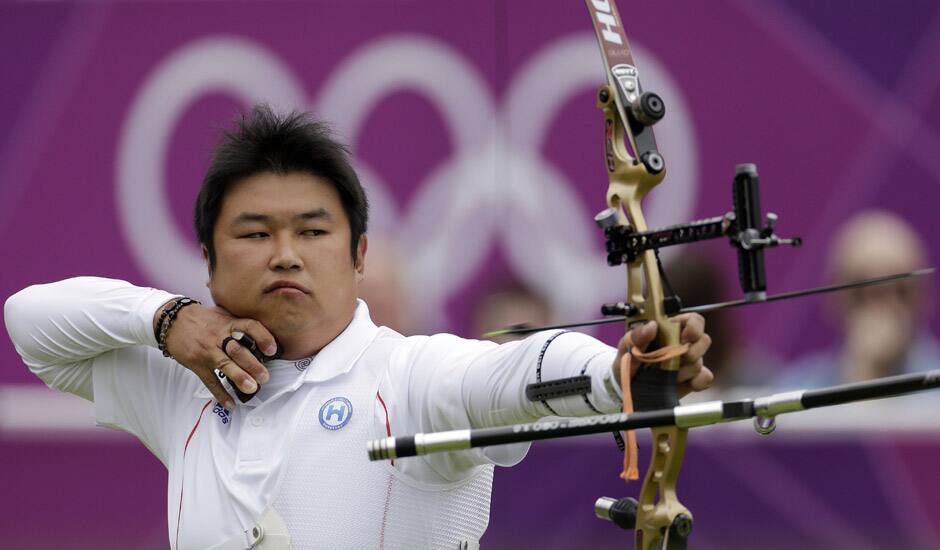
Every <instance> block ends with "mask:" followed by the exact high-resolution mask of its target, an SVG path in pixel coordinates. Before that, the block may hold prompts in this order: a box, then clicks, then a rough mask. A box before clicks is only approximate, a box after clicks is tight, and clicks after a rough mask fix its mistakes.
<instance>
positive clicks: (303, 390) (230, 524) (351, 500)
mask: <svg viewBox="0 0 940 550" xmlns="http://www.w3.org/2000/svg"><path fill="white" fill-rule="evenodd" d="M172 297H173V295H172V294H169V293H166V292H163V291H159V290H154V289H149V288H140V287H135V286H132V285H130V284H129V283H126V282H124V281H116V280H110V279H101V278H91V277H80V278H75V279H69V280H66V281H61V282H58V283H52V284H49V285H36V286H32V287H29V288H27V289H25V290H23V291H21V292H19V293H17V294H15V295H14V296H12V297H11V298H10V299H9V300H8V301H7V302H6V304H5V308H4V313H5V320H6V324H7V330H8V332H9V333H10V337H11V339H12V340H13V342H14V344H15V345H16V349H17V351H18V352H19V353H20V355H21V356H22V357H23V360H24V362H25V363H26V364H27V365H28V366H29V367H30V369H31V370H32V371H33V372H34V373H36V375H37V376H39V377H40V378H41V379H42V380H44V381H45V382H46V383H47V384H48V385H49V386H50V387H53V388H56V389H59V390H62V391H67V392H70V393H74V394H76V395H79V396H81V397H84V398H85V399H89V400H92V401H94V402H95V409H96V415H97V419H98V423H99V424H100V425H104V426H108V427H112V428H116V429H120V430H124V431H126V432H129V433H131V434H133V435H134V436H135V437H137V438H138V439H139V440H140V441H141V442H142V443H143V444H144V445H146V446H147V448H148V449H150V450H151V451H152V452H153V453H154V455H156V456H157V458H158V459H159V460H160V461H161V462H162V463H163V464H164V465H165V466H166V467H167V468H168V471H169V476H168V485H167V517H168V534H169V540H170V544H171V547H172V548H174V549H175V548H212V547H213V546H216V547H225V548H234V547H239V545H238V544H236V545H235V546H232V541H233V540H235V541H238V540H242V539H239V537H240V536H241V535H243V534H244V533H245V531H250V530H251V528H252V527H253V526H254V525H255V524H256V522H257V521H258V520H259V519H260V518H261V517H262V516H265V515H266V514H267V513H269V512H270V511H271V510H273V511H275V512H276V513H277V514H278V515H279V517H281V518H283V521H284V523H285V524H286V528H287V530H288V531H289V533H290V537H291V540H292V544H293V547H294V548H318V547H324V546H329V547H332V548H416V547H422V548H454V547H455V545H456V544H457V543H459V542H463V541H469V542H474V541H477V540H479V538H480V536H481V535H482V534H483V531H484V530H485V529H486V525H487V522H488V518H489V498H490V484H491V482H492V467H493V464H500V465H504V466H510V465H513V464H515V463H517V462H518V461H519V460H521V459H522V458H523V457H524V456H525V453H526V451H527V450H528V445H514V446H501V447H491V448H488V449H475V450H468V451H462V452H457V453H448V454H436V455H428V456H424V457H415V458H410V459H401V460H397V461H394V462H393V463H388V462H380V463H371V462H369V461H368V460H367V457H366V442H367V441H368V440H369V439H374V438H378V437H384V436H387V435H408V434H412V433H416V432H431V431H440V430H452V429H464V428H480V427H489V426H498V425H505V424H510V423H516V422H528V421H533V420H536V419H538V418H542V417H545V416H548V415H551V414H558V415H562V416H575V415H589V414H597V413H598V412H605V413H607V412H616V411H618V410H619V409H620V406H621V404H620V400H619V394H618V393H617V391H618V390H617V388H616V384H613V383H612V382H611V379H610V368H611V365H612V363H613V361H614V358H615V356H616V350H615V349H614V348H611V347H609V346H606V345H604V344H602V343H601V342H598V341H597V340H595V339H593V338H590V337H588V336H585V335H582V334H578V333H570V332H569V333H562V332H557V331H555V332H545V333H539V334H536V335H533V336H531V337H529V338H527V339H525V340H522V341H518V342H511V343H508V344H503V345H496V344H494V343H492V342H483V341H476V340H465V339H461V338H458V337H456V336H453V335H448V334H438V335H434V336H413V337H407V338H406V337H404V336H402V335H400V334H398V333H396V332H394V331H392V330H390V329H387V328H384V327H383V328H379V327H376V326H375V324H373V323H372V321H371V320H370V318H369V312H368V308H367V307H366V304H365V303H364V302H362V301H360V302H359V304H358V307H357V309H356V312H355V316H354V318H353V320H352V322H351V323H350V324H349V326H348V327H347V328H346V329H345V330H344V331H343V332H342V333H341V334H340V335H339V336H338V337H337V338H336V339H334V340H333V341H332V342H330V344H328V345H327V346H326V347H324V348H323V349H322V350H321V351H320V352H319V353H318V354H317V355H316V356H314V357H308V358H304V359H300V360H296V361H285V360H278V361H270V362H268V363H267V364H266V366H267V368H268V370H269V372H270V374H271V379H270V381H269V383H267V384H265V385H264V386H262V388H261V390H260V391H259V393H258V395H257V396H255V397H254V398H252V399H251V400H250V401H249V402H248V403H244V404H242V403H238V404H237V405H236V407H235V409H234V410H232V411H228V410H225V409H224V408H223V407H221V406H220V405H219V404H218V403H216V402H215V400H214V399H213V398H212V396H211V394H210V393H209V391H208V390H207V389H206V388H205V387H204V386H203V385H202V383H201V382H200V381H199V379H198V378H197V377H196V376H195V375H194V374H193V373H192V372H190V371H189V370H187V369H185V368H183V367H181V366H180V365H179V364H177V363H176V362H174V361H172V360H170V359H168V358H165V357H163V356H162V354H161V353H160V351H159V350H157V348H156V341H155V339H154V335H153V330H152V324H153V316H154V313H155V312H156V311H157V309H158V308H159V307H160V306H161V305H162V304H164V303H165V302H166V301H167V300H169V299H170V298H172ZM582 373H583V374H588V375H590V376H591V377H592V391H591V393H590V394H589V395H587V396H570V397H565V398H560V399H552V400H551V401H550V402H549V403H548V405H549V406H550V408H549V407H547V406H546V405H545V404H543V403H541V402H530V401H528V400H527V399H526V398H525V394H524V390H525V386H526V385H527V384H530V383H532V382H535V381H537V380H551V379H556V378H565V377H569V376H576V375H578V374H582ZM226 544H227V546H226ZM219 545H222V546H219ZM244 546H245V545H242V546H241V547H244Z"/></svg>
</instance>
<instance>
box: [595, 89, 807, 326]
mask: <svg viewBox="0 0 940 550" xmlns="http://www.w3.org/2000/svg"><path fill="white" fill-rule="evenodd" d="M657 97H658V96H657ZM638 101H639V100H638ZM758 182H759V178H758V175H757V166H756V165H754V164H739V165H738V166H737V167H736V169H735V176H734V181H733V183H732V191H733V192H732V197H733V203H734V209H733V210H732V211H731V212H728V213H727V214H725V215H724V216H715V217H713V218H707V219H704V220H696V221H692V222H689V223H683V224H678V225H670V226H668V227H663V228H660V229H652V230H648V231H636V230H635V229H634V228H633V226H631V225H630V224H623V225H619V222H618V219H619V216H618V210H617V209H616V208H607V209H605V210H603V211H601V212H600V213H599V214H597V215H596V216H595V217H594V221H595V222H597V225H598V226H600V227H601V228H602V229H603V230H604V236H605V238H606V241H607V242H606V250H607V265H609V266H618V265H622V264H629V263H632V262H634V261H636V259H637V258H638V257H639V256H640V254H641V253H643V252H644V251H647V250H653V251H658V250H659V249H660V248H665V247H667V246H674V245H677V244H686V243H692V242H697V241H705V240H709V239H718V238H721V237H727V238H728V240H729V242H730V244H731V246H733V247H734V248H735V249H736V250H737V252H738V278H739V280H740V282H741V290H742V291H743V292H744V296H745V300H746V301H749V302H760V301H764V300H766V299H767V280H766V276H765V273H764V249H765V248H770V247H774V246H780V245H790V246H799V245H800V244H802V240H801V239H800V238H799V237H796V238H791V239H781V238H780V237H778V236H777V235H776V234H775V233H774V226H775V225H776V222H777V215H776V214H774V213H773V212H770V213H768V214H767V217H766V218H765V220H766V221H765V222H764V224H763V225H762V224H761V209H760V190H759V188H758ZM656 262H657V264H658V267H659V275H660V277H661V278H662V279H663V284H664V286H665V289H666V291H667V295H666V296H664V307H665V310H666V314H667V315H676V314H677V313H680V312H681V311H682V302H681V300H680V299H679V297H678V296H677V295H676V294H675V292H672V289H671V287H670V286H669V284H668V282H667V279H666V273H665V271H663V269H662V264H661V263H660V262H659V255H658V253H657V256H656ZM637 313H639V311H638V310H637V308H636V306H634V305H632V304H625V303H623V302H620V303H616V304H604V305H603V306H602V307H601V314H603V315H623V316H625V317H632V316H634V315H636V314H637Z"/></svg>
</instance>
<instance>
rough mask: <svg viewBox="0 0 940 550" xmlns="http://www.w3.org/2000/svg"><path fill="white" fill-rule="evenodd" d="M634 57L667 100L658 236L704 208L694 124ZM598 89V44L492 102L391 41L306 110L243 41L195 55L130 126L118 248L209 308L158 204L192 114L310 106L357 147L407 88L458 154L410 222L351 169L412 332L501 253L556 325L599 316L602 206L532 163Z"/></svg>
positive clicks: (271, 56) (183, 59) (178, 66)
mask: <svg viewBox="0 0 940 550" xmlns="http://www.w3.org/2000/svg"><path fill="white" fill-rule="evenodd" d="M634 50H636V51H637V57H639V58H641V59H642V64H643V72H644V75H643V77H644V82H645V83H646V87H647V88H649V89H655V90H656V91H657V92H658V93H659V94H660V95H662V96H664V97H666V98H668V100H669V116H668V117H666V119H664V120H663V122H662V123H661V124H660V125H657V127H656V128H657V137H658V141H659V142H660V148H661V149H662V150H663V151H664V153H665V156H666V158H667V159H668V160H669V178H668V183H667V184H666V185H663V186H661V187H660V188H658V189H657V191H656V193H655V194H653V195H652V196H651V199H650V201H648V203H647V204H646V205H645V206H646V211H647V217H648V218H649V219H651V220H655V222H656V224H657V225H665V224H668V223H674V222H679V221H682V220H685V219H688V218H690V217H691V215H692V213H693V209H694V203H695V190H696V187H695V183H694V182H695V175H696V172H697V155H696V151H697V147H696V144H695V142H694V131H693V128H692V123H691V117H690V115H689V112H688V109H687V108H686V103H685V101H684V99H683V96H682V93H681V91H680V90H679V88H678V86H677V85H676V84H675V83H674V82H673V80H672V79H671V78H670V77H669V75H668V73H667V72H666V71H665V70H664V69H663V67H662V65H661V64H660V63H658V62H657V61H656V59H655V57H654V56H653V55H652V54H651V53H650V52H648V51H645V50H644V49H642V48H640V47H636V46H634ZM559 68H563V70H559ZM602 81H603V74H602V72H601V70H600V62H599V60H598V53H597V44H596V42H595V39H594V37H593V35H592V34H590V33H584V34H576V35H569V36H567V37H562V38H559V39H557V40H555V41H553V42H549V43H547V44H546V45H545V46H544V47H543V48H542V49H540V50H539V51H538V52H537V53H536V54H535V55H534V56H533V57H532V58H531V59H530V60H529V61H528V62H527V63H526V64H525V65H524V66H523V67H522V68H521V70H519V71H518V72H517V73H516V74H515V77H514V78H513V80H512V82H511V83H510V85H509V86H508V88H507V91H506V93H505V95H504V97H503V98H502V101H501V102H500V103H499V104H497V103H496V102H495V101H494V98H493V94H492V92H491V90H490V89H489V88H488V86H487V84H486V81H485V80H484V79H483V77H482V76H481V75H480V74H479V73H478V71H477V70H476V69H475V68H474V67H473V66H472V65H471V64H470V63H469V62H468V61H467V60H466V59H465V58H464V57H463V56H462V54H461V53H460V52H459V51H457V50H455V49H454V48H452V47H450V46H449V45H447V44H446V43H443V42H441V41H439V40H437V39H434V38H430V37H426V36H418V35H401V34H397V35H392V36H388V37H385V38H381V39H378V40H375V41H373V42H370V43H367V44H365V45H364V46H363V47H361V48H360V49H359V50H357V51H355V52H353V53H352V54H350V56H349V58H348V59H346V60H344V61H343V62H342V63H341V64H340V65H339V66H338V68H337V69H336V70H335V72H334V73H333V74H332V75H331V76H330V78H328V79H327V80H326V81H325V84H324V85H323V86H322V88H321V89H320V90H319V92H318V94H317V97H316V99H315V100H314V101H312V102H309V103H308V100H307V96H306V93H305V90H304V89H303V86H302V85H301V83H300V81H299V80H298V79H297V78H296V77H295V75H294V74H293V72H292V70H291V68H290V67H289V66H287V65H286V64H285V63H284V62H283V61H282V60H281V59H280V58H279V57H278V56H277V55H276V54H275V53H274V52H272V51H270V50H268V49H267V48H265V47H264V46H262V45H261V44H258V43H257V42H254V41H252V40H248V39H245V38H237V37H210V38H204V39H201V40H198V41H194V42H191V43H189V44H186V45H184V46H182V47H181V48H179V49H178V50H176V51H175V52H173V53H172V54H171V55H169V56H168V57H167V58H166V59H165V60H163V61H162V63H160V65H158V66H157V67H156V68H155V69H154V70H153V72H152V73H151V74H150V75H148V77H147V78H146V79H145V81H144V82H143V84H142V86H141V88H140V91H139V92H138V94H137V95H136V97H135V98H134V99H133V101H132V103H131V107H130V109H129V113H128V115H127V118H126V120H125V122H124V126H123V129H122V132H121V136H120V140H119V145H118V155H117V157H118V158H117V174H116V176H117V187H118V188H117V195H118V200H117V204H118V208H119V218H120V220H121V224H122V229H123V232H124V236H125V239H126V240H127V242H128V244H129V249H130V250H131V253H132V255H133V259H134V261H135V262H136V263H137V264H138V266H139V267H140V268H141V269H142V270H143V271H144V272H145V273H146V274H147V275H148V276H149V277H150V278H151V279H152V280H153V281H154V283H155V284H156V285H158V286H161V287H163V288H167V289H172V290H173V291H175V292H183V293H186V294H188V295H190V296H193V297H198V298H201V299H208V298H209V296H208V292H207V290H206V289H205V288H204V287H202V286H201V285H200V284H198V282H199V281H203V280H204V279H205V277H206V268H205V265H204V263H203V259H202V256H201V254H200V252H199V250H198V249H197V248H195V247H194V246H193V244H192V241H191V240H190V239H189V238H187V237H186V235H185V234H184V233H183V232H182V231H181V229H180V228H179V227H178V226H177V224H176V223H175V221H174V219H173V215H172V213H171V211H170V207H169V203H168V200H167V194H166V192H165V180H166V178H165V173H166V170H165V163H166V156H167V150H168V147H169V140H170V137H171V135H172V132H173V129H174V127H175V125H176V124H177V123H178V121H179V119H180V118H181V117H182V116H183V114H184V112H185V111H186V109H187V108H188V107H189V106H191V105H192V104H193V103H194V102H196V101H198V100H199V99H200V98H202V97H203V96H205V95H206V94H210V93H218V92H222V93H226V94H230V95H232V96H233V97H234V98H235V99H237V100H239V101H241V102H243V103H244V104H246V105H250V104H252V103H255V102H257V101H265V102H267V103H270V104H272V105H274V106H275V107H276V108H282V109H293V108H301V109H304V108H307V109H311V110H312V111H313V112H315V113H317V114H318V115H319V116H323V117H325V118H326V119H328V120H330V121H331V122H332V123H333V125H334V126H335V127H336V128H337V129H338V130H339V131H340V132H342V134H343V135H344V136H345V137H346V139H348V140H349V141H350V142H351V143H355V141H356V138H357V136H358V134H359V131H360V127H361V125H362V124H363V123H364V122H365V120H366V117H367V116H368V115H369V113H370V112H371V111H372V110H373V109H374V108H376V106H377V105H379V104H380V102H381V101H382V100H383V98H385V97H386V96H388V95H390V94H392V93H395V92H397V91H401V90H403V89H405V90H409V91H412V92H414V93H416V94H419V95H421V96H423V97H424V98H426V99H427V100H428V102H429V103H430V104H431V105H433V106H435V107H436V108H437V109H438V110H439V112H440V114H441V116H442V118H443V120H444V124H445V127H446V128H447V129H448V130H449V132H450V133H451V141H452V143H453V144H454V153H453V155H452V156H451V157H450V158H448V159H446V160H445V161H444V162H443V163H442V164H441V165H440V166H439V167H438V168H437V169H436V170H434V171H433V172H432V173H431V174H430V175H429V176H428V177H427V179H426V181H424V182H421V184H420V185H419V186H418V190H417V192H416V194H415V196H414V198H413V199H412V201H411V203H410V204H409V205H407V207H406V209H405V211H399V210H398V208H397V207H396V205H395V201H393V200H392V199H391V195H390V194H389V190H388V187H387V185H386V184H385V182H384V181H383V179H382V175H381V174H379V173H377V172H375V171H373V170H372V169H371V168H370V167H369V166H368V165H366V164H364V163H363V162H361V161H359V162H357V164H356V169H357V171H358V172H359V174H360V177H361V179H362V181H363V184H364V185H365V187H366V189H367V192H368V193H369V196H370V200H371V202H372V204H373V209H372V214H373V222H372V228H371V232H372V233H373V234H378V235H382V236H384V237H391V238H393V239H394V240H395V241H396V242H397V246H398V248H399V250H400V251H401V253H402V254H403V255H404V256H405V257H406V258H408V261H407V262H403V266H402V268H403V269H404V270H405V272H404V273H402V280H403V281H404V282H405V284H407V285H408V287H409V289H408V290H411V292H406V294H409V295H411V296H416V297H420V299H415V300H413V303H410V304H409V305H410V306H411V307H412V308H413V310H414V311H415V313H416V315H417V316H418V318H420V319H422V321H423V324H424V325H426V326H433V327H436V328H438V329H440V328H441V327H445V326H446V320H447V317H446V315H445V305H446V302H447V300H448V298H449V297H450V296H452V295H453V294H455V293H457V292H459V291H460V290H461V289H462V288H463V287H464V286H465V285H466V284H467V283H468V282H469V281H470V280H471V279H472V278H473V277H474V276H475V275H476V274H477V273H478V272H479V271H480V270H482V269H483V268H484V266H483V262H484V261H485V259H486V254H487V252H488V250H489V247H490V245H491V243H492V242H493V240H499V241H500V242H501V244H502V246H503V249H504V250H505V252H506V256H507V258H508V260H509V263H510V266H511V268H512V269H513V271H514V273H515V275H516V276H517V277H519V278H520V279H521V280H522V281H524V282H525V283H527V284H528V285H530V286H531V287H532V288H534V289H536V290H538V291H539V292H540V293H542V294H543V295H544V296H546V297H548V298H549V300H550V302H551V303H550V305H551V307H552V310H553V312H554V313H555V315H556V316H557V317H559V318H575V319H577V318H584V317H587V316H591V315H593V314H595V313H596V312H595V309H596V307H595V306H596V304H598V303H601V302H603V301H611V300H612V299H614V298H616V297H618V296H622V295H623V284H624V281H623V274H622V273H621V272H620V271H619V270H612V269H609V268H607V267H606V265H605V264H604V262H603V256H602V253H601V252H600V251H598V250H596V242H595V241H596V239H597V235H596V234H595V233H596V231H597V230H596V229H595V228H593V227H592V225H593V224H592V223H590V220H591V217H592V214H593V212H592V210H593V209H597V208H596V207H595V206H594V205H589V206H588V205H584V204H582V202H581V201H580V199H579V197H578V196H577V194H576V193H575V192H574V188H573V186H572V184H571V183H570V182H569V181H568V180H567V179H566V177H565V176H564V174H562V173H561V172H560V171H559V170H557V169H556V168H554V167H553V165H552V163H551V159H545V158H542V157H541V156H540V151H539V149H540V144H541V143H542V140H544V139H545V138H546V135H547V132H548V130H549V127H550V125H551V123H552V121H553V119H554V118H555V117H556V116H557V115H558V114H559V113H560V111H561V109H562V107H563V105H564V103H565V101H566V100H568V99H570V97H571V96H572V95H573V94H575V93H580V92H583V91H584V90H585V89H590V90H594V89H596V88H597V86H598V85H599V84H600V83H601V82H602ZM350 90H356V92H357V93H355V94H353V93H349V91H350ZM453 97H459V98H460V101H459V102H455V101H452V100H451V98H453ZM506 127H509V128H512V129H513V131H512V133H511V135H509V134H507V133H506V132H505V131H503V130H502V129H503V128H506ZM598 147H600V145H598ZM671 151H672V152H674V153H673V154H670V152H671ZM480 166H499V167H500V170H499V171H498V172H500V173H504V174H509V173H511V174H512V175H513V181H512V184H511V185H506V184H504V183H502V182H497V181H495V180H494V181H487V179H486V178H481V177H480V169H479V167H480ZM599 185H603V183H599ZM592 207H594V208H592ZM154 236H160V238H159V239H155V238H154ZM456 242H459V243H460V246H459V247H457V246H454V243H456Z"/></svg>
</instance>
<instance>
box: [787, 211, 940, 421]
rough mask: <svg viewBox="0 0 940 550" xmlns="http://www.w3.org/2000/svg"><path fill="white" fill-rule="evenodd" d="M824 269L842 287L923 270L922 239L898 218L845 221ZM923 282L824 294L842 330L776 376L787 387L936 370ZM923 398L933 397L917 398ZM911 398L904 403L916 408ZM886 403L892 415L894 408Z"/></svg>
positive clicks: (936, 349)
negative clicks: (828, 344) (834, 340)
mask: <svg viewBox="0 0 940 550" xmlns="http://www.w3.org/2000/svg"><path fill="white" fill-rule="evenodd" d="M828 257H829V258H830V261H829V265H828V266H827V271H828V276H829V279H830V280H831V281H832V282H833V283H846V282H851V281H858V280H861V279H867V278H870V277H879V276H882V275H889V274H892V273H902V272H907V271H913V270H915V269H920V268H923V267H926V266H927V265H928V264H929V262H928V260H927V254H926V251H925V247H924V244H923V241H922V239H921V237H920V236H918V235H917V233H916V232H915V231H914V229H913V228H912V227H911V226H910V224H908V223H907V222H906V221H905V220H904V219H902V218H901V217H899V216H897V215H896V214H893V213H891V212H888V211H885V210H867V211H863V212H860V213H858V214H856V215H854V216H852V217H851V218H850V219H849V220H847V221H846V222H845V223H843V224H842V225H841V226H840V227H839V229H838V230H837V231H836V235H835V236H834V238H833V240H832V243H831V244H830V252H829V255H828ZM931 303H932V296H931V295H930V288H929V286H928V285H927V284H926V281H925V280H924V279H922V278H918V279H907V280H904V281H898V282H896V283H892V284H889V285H878V286H871V287H865V288H859V289H854V290H851V291H847V292H839V293H836V294H833V295H831V297H830V301H829V303H828V305H829V306H830V308H829V312H830V313H831V316H832V319H833V320H834V321H835V323H836V325H837V327H838V329H839V331H840V332H841V335H842V339H841V342H840V343H839V344H838V345H837V346H836V347H834V348H832V349H827V350H823V351H820V352H815V353H811V354H809V355H807V356H806V357H803V358H801V359H799V360H798V361H797V363H796V364H795V365H794V366H793V367H792V368H791V369H789V370H788V371H787V372H786V373H785V374H784V375H783V376H782V378H781V380H780V382H779V385H781V386H786V387H819V386H828V385H833V384H840V383H845V382H858V381H862V380H869V379H871V378H880V377H884V376H893V375H897V374H909V373H915V372H925V371H928V370H931V369H936V368H940V346H938V344H937V342H936V340H935V339H934V338H933V336H932V335H931V334H930V332H929V331H928V330H927V327H926V324H925V322H926V320H927V319H926V317H927V313H928V312H930V311H931V310H932V305H931ZM924 399H932V400H933V401H936V399H935V398H934V397H933V396H928V395H926V394H925V395H924ZM920 401H923V400H921V399H920V398H916V397H912V398H908V399H907V400H904V402H905V403H911V404H912V405H913V404H914V403H918V402H920ZM897 407H898V405H897V404H895V403H893V402H892V411H898V409H897Z"/></svg>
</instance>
